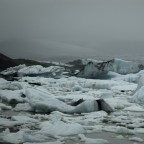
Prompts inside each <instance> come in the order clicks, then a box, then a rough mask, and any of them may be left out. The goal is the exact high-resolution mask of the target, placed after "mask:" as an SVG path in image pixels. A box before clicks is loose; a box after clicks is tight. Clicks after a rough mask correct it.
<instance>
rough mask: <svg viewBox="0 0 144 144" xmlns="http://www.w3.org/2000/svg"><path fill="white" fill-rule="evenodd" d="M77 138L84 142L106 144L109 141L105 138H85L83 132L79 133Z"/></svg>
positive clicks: (87, 143)
mask: <svg viewBox="0 0 144 144" xmlns="http://www.w3.org/2000/svg"><path fill="white" fill-rule="evenodd" d="M78 136H79V138H80V139H81V141H82V142H84V143H85V144H108V143H109V142H108V141H107V140H105V139H93V138H87V137H85V135H84V134H79V135H78Z"/></svg>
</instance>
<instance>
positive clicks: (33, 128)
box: [0, 71, 144, 144]
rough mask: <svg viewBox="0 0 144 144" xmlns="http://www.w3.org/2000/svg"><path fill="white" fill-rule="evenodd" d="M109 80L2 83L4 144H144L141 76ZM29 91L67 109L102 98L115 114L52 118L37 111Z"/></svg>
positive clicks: (27, 79) (56, 113)
mask: <svg viewBox="0 0 144 144" xmlns="http://www.w3.org/2000/svg"><path fill="white" fill-rule="evenodd" d="M109 75H110V76H111V78H109V79H107V80H96V79H84V78H77V77H68V78H60V79H53V78H42V77H22V78H21V79H19V80H18V81H14V82H9V81H6V80H4V79H2V78H1V79H0V89H1V90H0V97H1V103H0V109H1V111H0V113H1V115H0V128H1V130H0V132H1V133H0V141H1V143H13V144H20V143H24V144H30V143H37V144H38V143H41V144H62V143H71V144H74V143H85V144H93V143H94V144H105V143H111V144H114V143H121V142H123V143H127V144H134V143H135V144H136V143H144V142H143V136H144V113H143V112H144V107H143V104H141V103H140V104H141V105H140V104H139V101H138V100H137V97H138V98H139V97H140V98H141V97H142V98H143V95H142V92H141V91H142V90H143V89H142V87H143V83H142V82H140V84H141V86H139V87H140V89H138V90H140V92H138V93H135V90H136V89H137V87H138V85H139V82H138V81H139V80H138V79H139V77H140V76H143V71H141V72H139V73H136V74H128V75H120V74H116V73H113V72H110V73H109ZM31 83H39V84H40V85H32V84H31ZM29 89H36V90H37V91H41V92H44V93H47V95H49V96H51V97H52V98H54V99H57V100H60V101H61V102H64V103H65V104H67V105H70V104H72V103H73V102H76V101H78V100H79V99H83V100H96V99H99V98H102V99H104V100H105V101H106V102H107V103H108V104H109V105H110V106H111V107H113V109H114V112H111V113H107V112H105V111H93V112H89V113H85V112H83V113H78V114H77V113H72V114H67V113H65V112H62V111H61V110H60V111H53V112H51V113H49V112H48V113H47V112H46V111H44V112H42V111H34V109H33V105H31V103H30V100H31V99H29V97H28V96H27V95H26V91H27V90H29ZM137 95H138V96H137ZM139 95H140V96H139ZM34 96H36V97H38V98H37V99H35V98H34V99H32V104H33V103H34V102H39V103H40V102H42V101H43V98H42V97H40V96H39V94H38V93H34ZM41 100H42V101H41ZM45 102H46V101H45ZM43 104H44V103H41V107H42V106H43Z"/></svg>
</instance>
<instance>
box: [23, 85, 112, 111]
mask: <svg viewBox="0 0 144 144" xmlns="http://www.w3.org/2000/svg"><path fill="white" fill-rule="evenodd" d="M25 95H26V97H27V98H28V102H29V104H30V106H31V107H32V110H33V111H36V112H52V111H60V112H64V113H88V112H93V111H98V110H105V111H107V112H111V111H113V109H112V108H111V106H109V105H108V104H107V103H106V102H105V101H104V100H102V99H100V100H97V101H96V100H94V99H92V100H86V101H84V102H82V103H80V104H78V105H77V106H71V105H68V104H66V103H64V102H62V101H60V100H58V99H56V98H54V96H53V95H51V94H49V93H47V92H44V91H40V90H37V89H32V88H31V89H27V90H26V92H25Z"/></svg>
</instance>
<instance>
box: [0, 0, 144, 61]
mask: <svg viewBox="0 0 144 144" xmlns="http://www.w3.org/2000/svg"><path fill="white" fill-rule="evenodd" d="M143 7H144V1H143V0H138V1H136V0H121V1H117V0H109V1H107V0H89V1H88V0H0V52H3V53H5V54H8V55H9V56H11V57H13V58H18V57H25V58H32V59H47V58H48V57H52V56H94V55H114V54H117V55H122V54H124V55H125V54H130V55H134V54H136V53H137V54H141V53H143V52H144V19H143V14H144V8H143Z"/></svg>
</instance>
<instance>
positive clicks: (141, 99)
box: [132, 86, 144, 105]
mask: <svg viewBox="0 0 144 144" xmlns="http://www.w3.org/2000/svg"><path fill="white" fill-rule="evenodd" d="M132 102H136V103H138V104H140V105H144V86H142V87H141V88H140V89H139V90H138V91H137V92H136V93H135V94H134V95H133V97H132Z"/></svg>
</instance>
